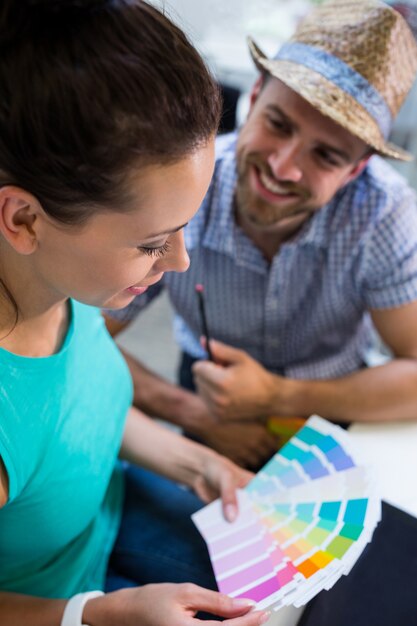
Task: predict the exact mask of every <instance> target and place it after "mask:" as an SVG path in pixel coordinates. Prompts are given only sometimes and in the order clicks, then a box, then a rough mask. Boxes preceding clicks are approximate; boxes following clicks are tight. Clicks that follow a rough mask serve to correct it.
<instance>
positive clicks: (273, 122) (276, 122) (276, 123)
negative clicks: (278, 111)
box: [268, 117, 288, 132]
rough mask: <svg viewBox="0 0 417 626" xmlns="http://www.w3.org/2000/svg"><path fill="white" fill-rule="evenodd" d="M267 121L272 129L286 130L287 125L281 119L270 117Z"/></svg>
mask: <svg viewBox="0 0 417 626" xmlns="http://www.w3.org/2000/svg"><path fill="white" fill-rule="evenodd" d="M268 122H269V124H270V126H272V128H273V129H274V130H279V131H281V132H288V128H287V125H286V124H285V122H283V121H282V120H280V119H277V118H273V117H270V118H268Z"/></svg>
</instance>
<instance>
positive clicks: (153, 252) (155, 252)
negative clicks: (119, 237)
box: [138, 241, 171, 257]
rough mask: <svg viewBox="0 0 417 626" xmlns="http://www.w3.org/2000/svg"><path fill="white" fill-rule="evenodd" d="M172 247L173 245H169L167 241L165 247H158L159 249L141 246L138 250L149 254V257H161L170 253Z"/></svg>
mask: <svg viewBox="0 0 417 626" xmlns="http://www.w3.org/2000/svg"><path fill="white" fill-rule="evenodd" d="M170 247H171V244H170V243H169V241H166V242H165V243H164V245H163V246H158V247H157V248H147V247H146V246H139V247H138V250H140V251H141V252H143V253H144V254H147V255H148V256H156V257H161V256H164V254H166V253H167V252H168V250H169V249H170Z"/></svg>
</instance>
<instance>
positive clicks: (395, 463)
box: [349, 422, 417, 517]
mask: <svg viewBox="0 0 417 626" xmlns="http://www.w3.org/2000/svg"><path fill="white" fill-rule="evenodd" d="M349 434H350V435H351V436H352V438H353V440H354V442H355V447H357V448H358V452H359V453H360V454H361V457H362V458H363V460H364V461H366V462H367V463H369V464H370V465H372V466H373V467H374V470H375V473H376V476H377V479H378V483H379V485H378V486H379V489H380V494H381V498H382V499H383V500H385V501H386V502H389V503H390V504H393V505H394V506H396V507H397V508H399V509H402V510H403V511H405V512H406V513H409V514H410V515H413V516H414V517H417V422H397V423H388V424H353V425H352V426H351V427H350V428H349Z"/></svg>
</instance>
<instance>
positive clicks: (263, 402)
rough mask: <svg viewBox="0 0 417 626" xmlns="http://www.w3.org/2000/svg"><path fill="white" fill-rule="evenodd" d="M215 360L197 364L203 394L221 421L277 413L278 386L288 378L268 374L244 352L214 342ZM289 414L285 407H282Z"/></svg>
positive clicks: (196, 381) (195, 372)
mask: <svg viewBox="0 0 417 626" xmlns="http://www.w3.org/2000/svg"><path fill="white" fill-rule="evenodd" d="M210 348H211V351H212V353H213V358H214V361H215V362H214V363H213V362H212V361H198V362H196V363H194V365H193V374H194V380H195V383H196V386H197V389H198V392H199V394H200V395H201V397H202V398H203V399H204V401H205V402H206V404H207V406H208V407H209V409H210V411H211V412H212V413H213V414H214V415H215V416H216V417H217V418H218V419H221V420H240V419H252V420H259V419H265V418H267V417H268V416H269V415H272V414H274V413H277V410H276V396H277V393H278V391H279V389H278V383H279V382H281V383H282V384H281V385H280V386H281V388H282V392H283V391H284V388H285V379H284V378H280V377H279V376H276V375H274V374H271V373H270V372H268V371H267V370H266V369H265V368H264V367H262V365H260V364H259V363H258V362H257V361H255V359H253V358H252V357H250V356H249V355H248V354H247V353H246V352H244V351H243V350H238V349H237V348H232V347H231V346H227V345H226V344H224V343H221V342H220V341H214V340H210ZM282 413H283V414H285V413H286V411H285V407H284V406H283V408H282Z"/></svg>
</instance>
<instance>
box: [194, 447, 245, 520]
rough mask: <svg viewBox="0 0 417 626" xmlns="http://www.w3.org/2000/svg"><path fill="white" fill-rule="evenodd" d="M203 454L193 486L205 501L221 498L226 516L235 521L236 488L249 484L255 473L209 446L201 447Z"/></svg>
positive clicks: (236, 510)
mask: <svg viewBox="0 0 417 626" xmlns="http://www.w3.org/2000/svg"><path fill="white" fill-rule="evenodd" d="M201 455H202V458H201V469H200V471H199V472H198V473H196V475H195V478H194V481H193V483H192V488H193V489H194V491H195V492H196V494H197V495H198V496H199V497H200V498H201V499H202V500H203V502H211V501H212V500H215V499H216V498H221V499H222V504H223V514H224V517H225V518H226V519H227V520H228V521H229V522H233V521H234V519H235V518H236V516H237V512H238V508H237V496H236V489H241V488H243V487H244V486H245V485H247V484H248V482H249V481H250V480H251V479H252V478H253V474H252V473H251V472H248V471H247V470H245V469H242V468H241V467H238V466H237V465H235V463H233V462H232V461H230V460H229V459H226V457H224V456H221V455H220V454H217V452H214V450H210V449H209V448H205V447H204V448H203V447H201Z"/></svg>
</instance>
